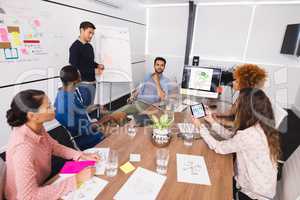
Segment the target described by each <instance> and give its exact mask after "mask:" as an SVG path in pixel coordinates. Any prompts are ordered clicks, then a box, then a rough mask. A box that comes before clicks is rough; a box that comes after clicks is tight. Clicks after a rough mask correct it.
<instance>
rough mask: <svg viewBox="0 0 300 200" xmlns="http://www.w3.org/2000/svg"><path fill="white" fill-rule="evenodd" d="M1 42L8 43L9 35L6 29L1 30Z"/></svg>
mask: <svg viewBox="0 0 300 200" xmlns="http://www.w3.org/2000/svg"><path fill="white" fill-rule="evenodd" d="M0 40H1V41H2V42H8V41H9V40H8V33H7V31H6V29H5V28H0Z"/></svg>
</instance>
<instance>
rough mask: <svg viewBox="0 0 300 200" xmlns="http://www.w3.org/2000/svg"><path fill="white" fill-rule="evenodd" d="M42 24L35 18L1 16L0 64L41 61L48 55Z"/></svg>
mask: <svg viewBox="0 0 300 200" xmlns="http://www.w3.org/2000/svg"><path fill="white" fill-rule="evenodd" d="M43 37H44V33H43V30H42V23H41V20H40V19H39V18H35V17H29V16H28V17H22V18H21V17H15V16H9V15H2V14H1V15H0V63H6V62H25V61H29V62H30V61H39V60H40V59H41V58H42V57H44V56H45V55H47V54H48V53H47V51H46V48H45V45H43Z"/></svg>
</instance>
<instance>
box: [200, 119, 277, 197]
mask: <svg viewBox="0 0 300 200" xmlns="http://www.w3.org/2000/svg"><path fill="white" fill-rule="evenodd" d="M212 129H213V130H214V131H215V132H216V133H217V134H218V135H220V136H221V137H223V138H224V139H225V140H223V141H218V140H216V139H215V138H214V137H212V136H211V135H210V134H201V135H202V137H203V139H204V141H205V142H206V143H207V144H208V146H209V148H210V149H213V150H214V151H215V152H217V153H220V154H229V153H236V161H235V180H236V182H237V184H238V186H240V187H241V191H242V192H243V193H244V194H246V195H248V196H249V197H250V198H253V199H259V200H266V199H272V198H273V197H274V196H275V193H276V183H277V163H273V162H272V160H271V158H270V150H269V146H268V141H267V138H266V136H265V134H264V131H263V129H262V128H261V126H260V125H259V124H257V125H255V126H252V127H249V128H247V129H245V130H241V131H237V133H236V134H235V135H233V134H234V133H233V132H231V131H228V130H227V129H225V128H224V127H222V126H221V125H220V124H218V123H214V124H212Z"/></svg>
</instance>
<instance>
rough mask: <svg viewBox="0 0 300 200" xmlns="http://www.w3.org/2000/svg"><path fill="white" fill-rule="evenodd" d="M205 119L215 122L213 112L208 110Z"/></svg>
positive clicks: (211, 122) (210, 122)
mask: <svg viewBox="0 0 300 200" xmlns="http://www.w3.org/2000/svg"><path fill="white" fill-rule="evenodd" d="M204 119H205V121H207V122H208V123H209V124H213V123H215V122H216V121H215V119H214V118H213V116H212V113H211V112H209V111H206V116H205V117H204Z"/></svg>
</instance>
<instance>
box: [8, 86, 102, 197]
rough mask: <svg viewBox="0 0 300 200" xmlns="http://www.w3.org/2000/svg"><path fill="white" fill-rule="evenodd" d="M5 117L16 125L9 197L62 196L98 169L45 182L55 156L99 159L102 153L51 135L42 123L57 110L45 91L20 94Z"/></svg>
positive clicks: (10, 147) (10, 146) (10, 152)
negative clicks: (64, 142)
mask: <svg viewBox="0 0 300 200" xmlns="http://www.w3.org/2000/svg"><path fill="white" fill-rule="evenodd" d="M6 117H7V122H8V124H9V125H10V126H11V127H13V130H12V135H11V137H10V141H9V144H8V146H7V151H6V165H7V171H6V184H5V196H6V198H7V199H9V200H16V199H37V200H38V199H41V200H44V199H48V200H49V199H50V200H51V199H53V200H54V199H59V198H60V197H62V196H64V195H66V194H67V193H68V192H70V191H72V190H75V189H76V188H77V187H78V186H79V185H80V184H81V183H83V182H85V181H87V180H89V179H90V178H91V177H92V176H93V175H94V173H95V169H94V168H87V169H84V170H82V171H81V172H80V173H79V174H77V175H75V176H72V177H69V178H66V179H65V180H62V181H61V182H59V183H57V184H51V185H44V182H45V180H46V179H47V178H48V176H49V175H50V172H51V157H52V156H53V155H55V156H60V157H63V158H65V159H73V160H78V159H82V160H99V156H98V155H96V154H87V153H82V152H80V151H75V150H73V149H71V148H68V147H65V146H63V145H60V144H59V143H57V142H56V141H55V140H54V139H52V138H51V137H50V136H49V135H48V133H47V132H46V130H45V129H44V127H43V123H44V122H47V121H51V120H53V119H54V110H53V109H52V106H51V104H50V102H49V99H48V97H47V96H46V95H45V93H44V92H43V91H39V90H25V91H22V92H20V93H18V94H17V95H16V96H15V97H14V99H13V101H12V103H11V105H10V109H9V110H8V111H7V115H6Z"/></svg>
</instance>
